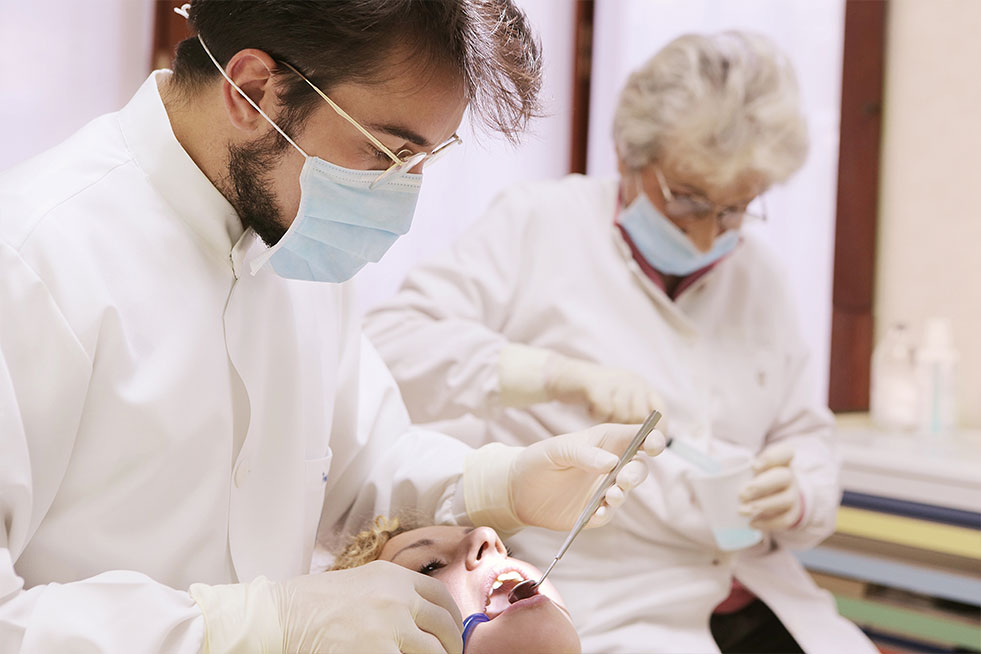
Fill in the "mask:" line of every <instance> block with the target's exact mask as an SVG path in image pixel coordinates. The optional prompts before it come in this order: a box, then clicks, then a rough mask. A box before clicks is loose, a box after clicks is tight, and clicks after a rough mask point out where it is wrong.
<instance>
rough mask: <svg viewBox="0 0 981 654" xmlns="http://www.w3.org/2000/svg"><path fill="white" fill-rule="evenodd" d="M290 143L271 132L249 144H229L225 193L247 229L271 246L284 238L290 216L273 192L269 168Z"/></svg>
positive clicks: (271, 167) (270, 168)
mask: <svg viewBox="0 0 981 654" xmlns="http://www.w3.org/2000/svg"><path fill="white" fill-rule="evenodd" d="M288 147H290V146H289V144H288V143H286V141H285V140H284V139H283V138H282V137H281V136H280V135H279V133H278V132H270V133H269V134H268V135H266V136H264V137H262V138H259V139H257V140H255V141H253V142H252V143H249V144H248V145H242V146H232V145H230V146H229V147H228V176H227V177H226V178H225V179H224V186H226V187H227V188H223V189H222V193H223V194H224V195H225V197H226V198H228V201H229V203H231V205H232V207H234V208H235V212H236V213H237V214H238V216H239V218H240V219H241V221H242V226H243V227H245V228H246V229H248V228H250V227H251V228H252V231H254V232H255V233H256V234H258V235H259V238H261V239H262V240H263V242H264V243H265V244H266V245H268V246H273V245H275V244H276V243H278V242H279V239H281V238H283V235H284V234H285V233H286V230H287V229H289V224H288V221H290V217H285V216H283V212H282V210H281V209H280V206H279V204H278V203H277V202H276V196H275V194H274V193H273V192H272V181H271V180H270V178H269V171H271V170H272V169H273V167H274V166H275V165H276V164H277V163H278V162H279V160H280V159H281V158H282V157H283V155H284V153H285V151H286V148H288Z"/></svg>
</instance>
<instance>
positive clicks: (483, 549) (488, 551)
mask: <svg viewBox="0 0 981 654" xmlns="http://www.w3.org/2000/svg"><path fill="white" fill-rule="evenodd" d="M464 543H465V546H466V548H467V569H468V570H473V569H474V568H476V567H477V566H478V565H480V564H481V563H483V562H485V561H486V557H488V556H490V557H495V556H499V557H505V556H507V555H508V551H507V548H506V547H504V543H503V542H502V541H501V539H500V537H499V536H498V535H497V532H496V531H494V530H493V529H491V528H490V527H477V528H476V529H474V530H473V531H471V532H470V533H469V534H467V535H466V536H465V538H464Z"/></svg>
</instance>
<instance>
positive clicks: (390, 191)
mask: <svg viewBox="0 0 981 654" xmlns="http://www.w3.org/2000/svg"><path fill="white" fill-rule="evenodd" d="M198 41H200V43H201V47H202V48H204V51H205V52H206V53H207V55H208V57H209V58H210V59H211V61H212V63H214V65H215V66H216V67H217V68H218V70H219V71H220V72H221V74H222V76H223V77H224V78H225V79H226V80H227V81H228V83H229V84H231V85H232V87H234V88H235V90H236V91H238V92H239V94H241V96H242V97H243V98H245V99H246V100H247V101H248V102H249V104H251V105H252V107H253V108H254V109H255V110H256V111H258V112H259V114H260V115H261V116H262V117H263V118H265V119H266V120H267V121H268V122H269V124H270V125H272V126H273V127H274V128H275V129H276V131H277V132H279V133H280V134H281V135H282V136H283V138H285V139H286V140H287V141H288V142H289V144H290V145H292V146H293V147H294V148H296V149H297V150H298V151H299V152H300V154H302V155H303V157H304V158H305V159H306V161H305V162H304V164H303V169H302V170H301V171H300V206H299V208H298V209H297V212H296V217H295V218H293V223H292V224H291V225H290V228H289V229H288V230H287V231H286V234H284V235H283V237H282V238H281V239H279V242H278V243H276V244H275V245H273V246H272V247H270V248H269V249H267V250H266V251H265V252H264V253H262V254H261V255H259V256H258V257H256V258H255V259H253V260H252V261H251V262H250V264H249V266H250V268H251V270H252V274H253V275H254V274H256V273H257V272H258V271H259V269H260V268H261V267H262V266H263V265H264V264H265V263H266V262H267V261H268V262H269V263H270V264H271V265H272V268H273V270H274V271H276V274H277V275H279V276H280V277H285V278H287V279H299V280H304V281H314V282H345V281H347V280H349V279H351V278H352V277H354V275H355V274H356V273H357V272H358V271H359V270H361V269H362V268H363V267H364V266H365V264H366V263H368V262H369V261H371V262H377V261H378V260H379V259H381V257H382V255H383V254H385V252H387V251H388V249H389V248H390V247H392V245H393V244H394V243H395V241H396V240H397V239H398V237H399V236H402V235H403V234H405V233H406V232H408V231H409V226H410V225H411V224H412V214H413V213H414V212H415V209H416V200H417V199H418V198H419V190H420V189H421V188H422V175H420V174H418V173H410V172H408V171H397V172H395V173H394V174H392V175H389V176H388V177H387V178H386V179H385V181H384V184H383V185H381V186H377V187H375V188H372V187H373V186H374V185H375V184H374V182H375V181H376V180H377V179H378V177H379V176H380V175H381V171H377V170H352V169H350V168H343V167H341V166H338V165H335V164H332V163H330V162H329V161H325V160H324V159H321V158H319V157H311V156H310V155H308V154H307V153H306V152H304V151H303V149H302V148H301V147H300V146H299V145H297V144H296V143H295V142H294V141H293V139H291V138H290V137H289V135H288V134H286V132H284V131H283V130H282V129H280V127H279V125H277V124H276V123H275V122H273V120H272V119H271V118H270V117H269V116H267V115H266V113H265V112H264V111H263V110H262V109H260V108H259V105H257V104H256V103H255V102H254V101H253V100H252V98H250V97H249V96H248V95H247V94H246V93H245V92H244V91H242V89H240V88H239V87H238V85H237V84H235V82H233V81H232V79H231V78H230V77H229V76H228V73H226V72H225V69H224V68H222V67H221V64H219V63H218V60H217V59H215V58H214V55H212V54H211V51H210V50H209V49H208V46H207V45H205V43H204V41H203V40H202V39H201V37H200V36H198Z"/></svg>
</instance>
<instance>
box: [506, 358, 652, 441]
mask: <svg viewBox="0 0 981 654" xmlns="http://www.w3.org/2000/svg"><path fill="white" fill-rule="evenodd" d="M500 384H501V396H502V400H503V401H504V403H505V404H507V405H510V406H527V405H529V404H534V403H537V402H545V401H552V400H558V401H559V402H566V403H569V404H582V405H584V406H586V407H587V408H588V409H589V413H590V415H591V416H592V417H593V418H595V419H596V420H599V421H603V422H619V423H630V424H632V423H641V422H643V421H644V419H645V418H647V416H648V415H649V414H650V412H651V411H653V410H654V409H659V410H661V411H663V410H664V404H663V402H662V400H661V398H660V396H659V395H658V394H657V393H656V392H655V391H654V390H653V389H651V387H650V385H649V384H648V383H647V382H646V381H645V380H644V378H643V377H641V376H640V375H638V374H637V373H634V372H631V371H629V370H623V369H620V368H611V367H608V366H602V365H599V364H595V363H590V362H588V361H583V360H581V359H575V358H572V357H567V356H564V355H561V354H558V353H556V352H552V351H549V350H545V349H542V348H536V347H529V346H526V345H520V344H516V343H511V344H508V345H507V346H505V348H504V349H503V350H502V351H501V360H500Z"/></svg>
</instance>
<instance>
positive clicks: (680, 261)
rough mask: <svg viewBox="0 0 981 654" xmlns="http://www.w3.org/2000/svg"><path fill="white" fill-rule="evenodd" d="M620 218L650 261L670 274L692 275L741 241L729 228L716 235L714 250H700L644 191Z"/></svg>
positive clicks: (642, 253) (621, 213) (645, 257)
mask: <svg viewBox="0 0 981 654" xmlns="http://www.w3.org/2000/svg"><path fill="white" fill-rule="evenodd" d="M619 222H620V225H621V226H622V227H623V228H624V229H625V230H626V231H627V234H629V235H630V240H631V241H633V244H634V247H636V248H637V250H638V251H639V252H640V254H641V256H643V257H644V259H645V260H646V261H647V263H649V264H650V265H651V266H652V267H653V268H654V269H655V270H658V271H660V272H662V273H665V274H668V275H677V276H685V275H690V274H691V273H693V272H695V271H696V270H700V269H702V268H704V267H705V266H708V265H711V264H713V263H715V262H716V261H718V260H719V259H721V258H722V257H724V256H725V255H727V254H729V253H730V252H732V250H733V248H735V247H736V246H737V245H738V244H739V233H738V232H737V231H736V230H732V229H730V230H728V231H725V232H722V233H721V234H720V235H719V236H717V237H716V239H715V242H714V243H713V244H712V249H711V250H709V251H708V252H699V251H698V248H696V247H695V244H694V243H692V242H691V239H690V238H688V237H687V236H686V235H685V233H684V232H683V231H681V230H680V229H679V228H678V226H677V225H675V224H674V223H673V222H671V221H670V220H668V219H667V218H666V217H664V216H663V215H662V214H661V212H660V211H658V210H657V207H655V206H654V205H653V204H652V203H651V201H650V199H649V198H648V197H647V195H646V194H644V193H643V192H641V193H639V194H638V195H637V198H636V199H635V200H634V201H633V202H631V203H630V206H628V207H627V208H626V209H624V210H623V211H621V212H620V221H619Z"/></svg>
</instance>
